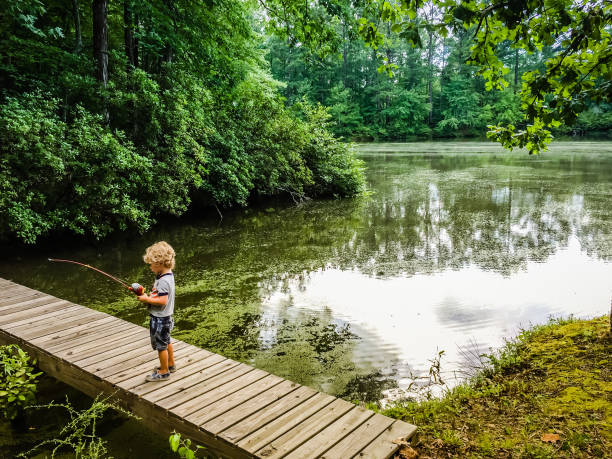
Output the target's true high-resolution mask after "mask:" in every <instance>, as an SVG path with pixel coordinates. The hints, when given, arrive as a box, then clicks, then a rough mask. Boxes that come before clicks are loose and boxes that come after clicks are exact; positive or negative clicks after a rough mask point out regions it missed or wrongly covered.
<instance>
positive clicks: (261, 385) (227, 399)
mask: <svg viewBox="0 0 612 459" xmlns="http://www.w3.org/2000/svg"><path fill="white" fill-rule="evenodd" d="M281 382H283V378H280V377H278V376H274V375H271V374H268V375H267V376H265V377H264V378H262V379H260V380H258V381H256V382H255V383H253V384H249V385H248V386H246V387H244V388H242V389H240V390H238V391H235V392H233V393H229V392H228V395H226V396H224V397H222V398H220V399H219V400H217V401H216V402H214V403H212V404H209V405H208V406H206V407H205V408H202V409H200V410H198V411H195V412H193V413H192V414H190V415H189V416H186V417H185V420H187V421H190V422H193V423H194V424H196V425H201V424H204V423H205V422H207V421H210V420H212V419H215V418H216V417H218V416H220V415H222V414H223V413H225V412H226V411H229V410H231V409H232V408H235V407H237V406H238V405H240V404H241V403H243V402H246V401H247V400H249V399H251V398H253V397H255V396H256V395H259V394H261V393H262V392H265V391H266V390H268V389H270V388H272V387H274V386H276V385H278V384H280V383H281Z"/></svg>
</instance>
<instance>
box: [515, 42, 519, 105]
mask: <svg viewBox="0 0 612 459" xmlns="http://www.w3.org/2000/svg"><path fill="white" fill-rule="evenodd" d="M518 66H519V52H518V48H517V49H515V50H514V94H516V92H517V91H518Z"/></svg>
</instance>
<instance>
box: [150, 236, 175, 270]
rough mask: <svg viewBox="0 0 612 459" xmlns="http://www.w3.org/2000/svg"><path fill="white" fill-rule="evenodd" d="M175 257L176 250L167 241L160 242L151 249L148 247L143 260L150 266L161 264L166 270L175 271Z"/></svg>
mask: <svg viewBox="0 0 612 459" xmlns="http://www.w3.org/2000/svg"><path fill="white" fill-rule="evenodd" d="M175 256H176V254H175V253H174V249H173V248H172V246H171V245H170V244H168V243H167V242H166V241H159V242H156V243H155V244H153V245H152V246H151V247H147V250H145V254H144V256H143V257H142V259H143V260H144V262H145V263H148V264H152V263H160V264H162V265H164V267H166V268H169V269H173V268H174V257H175Z"/></svg>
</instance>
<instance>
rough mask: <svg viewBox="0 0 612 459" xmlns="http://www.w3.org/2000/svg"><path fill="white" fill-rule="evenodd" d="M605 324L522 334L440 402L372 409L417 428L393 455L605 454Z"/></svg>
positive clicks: (609, 409)
mask: <svg viewBox="0 0 612 459" xmlns="http://www.w3.org/2000/svg"><path fill="white" fill-rule="evenodd" d="M609 320H610V319H609V317H608V316H607V315H606V316H601V317H597V318H595V319H591V320H577V319H574V318H568V319H554V320H551V321H550V322H549V323H548V324H545V325H538V326H535V327H533V328H530V329H528V330H524V331H522V332H521V333H520V334H519V335H518V336H517V337H516V338H514V339H513V340H511V341H508V342H507V343H506V345H505V346H504V347H503V348H501V349H500V350H498V351H497V352H495V353H494V354H491V355H488V356H487V358H486V360H487V364H486V365H484V366H483V367H481V368H478V369H477V373H476V374H475V375H474V376H473V377H472V378H471V379H469V380H468V381H467V382H466V383H464V384H462V385H459V386H457V387H454V388H452V389H450V390H449V391H448V392H447V393H446V394H445V395H444V396H443V397H442V398H440V399H431V400H427V401H424V402H411V401H407V402H399V403H396V404H395V405H394V406H392V407H388V408H386V409H383V410H380V412H381V414H384V415H387V416H390V417H394V418H397V419H402V420H404V421H406V422H410V423H413V424H415V425H417V426H418V428H419V429H418V430H417V433H416V434H415V436H414V437H413V438H412V439H411V441H410V443H409V445H405V446H404V447H403V448H402V451H403V452H402V453H401V454H398V455H397V456H396V457H402V458H416V457H421V458H427V457H429V458H446V457H474V458H484V457H508V458H510V457H533V458H551V459H552V458H577V457H579V458H595V457H604V455H605V451H610V450H612V429H611V428H610V426H611V424H612V403H611V401H610V398H611V396H612V365H610V355H611V352H610V351H611V350H612V346H611V344H612V334H611V333H610V322H609Z"/></svg>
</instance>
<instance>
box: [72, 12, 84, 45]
mask: <svg viewBox="0 0 612 459" xmlns="http://www.w3.org/2000/svg"><path fill="white" fill-rule="evenodd" d="M72 16H73V18H74V41H75V45H74V54H79V53H80V52H81V50H82V49H83V38H82V37H81V19H80V18H79V2H78V0H72Z"/></svg>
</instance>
